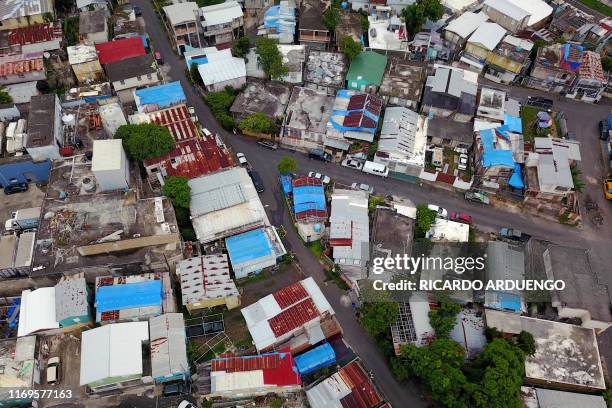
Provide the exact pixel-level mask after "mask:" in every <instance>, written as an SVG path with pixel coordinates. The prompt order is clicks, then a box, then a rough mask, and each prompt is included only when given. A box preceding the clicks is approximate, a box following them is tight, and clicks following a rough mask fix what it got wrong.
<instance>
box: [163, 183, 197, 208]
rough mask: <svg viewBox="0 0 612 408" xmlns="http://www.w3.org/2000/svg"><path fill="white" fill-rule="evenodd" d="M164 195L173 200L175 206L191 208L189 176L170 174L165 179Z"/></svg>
mask: <svg viewBox="0 0 612 408" xmlns="http://www.w3.org/2000/svg"><path fill="white" fill-rule="evenodd" d="M163 190H164V195H166V197H168V198H169V199H170V201H172V204H173V205H174V206H175V207H180V208H189V203H190V202H191V195H190V193H191V187H189V184H188V183H187V177H182V176H169V177H166V179H165V180H164V188H163Z"/></svg>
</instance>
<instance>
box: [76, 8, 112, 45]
mask: <svg viewBox="0 0 612 408" xmlns="http://www.w3.org/2000/svg"><path fill="white" fill-rule="evenodd" d="M106 18H107V17H106V11H105V10H94V11H82V12H81V13H80V14H79V37H80V39H81V42H82V43H86V44H100V43H103V42H106V41H108V24H107V23H106Z"/></svg>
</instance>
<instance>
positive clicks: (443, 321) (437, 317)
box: [429, 299, 461, 339]
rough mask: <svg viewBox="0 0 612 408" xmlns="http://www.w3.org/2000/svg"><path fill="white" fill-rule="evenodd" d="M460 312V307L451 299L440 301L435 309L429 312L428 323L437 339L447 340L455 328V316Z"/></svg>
mask: <svg viewBox="0 0 612 408" xmlns="http://www.w3.org/2000/svg"><path fill="white" fill-rule="evenodd" d="M460 311H461V305H460V304H459V303H457V302H455V301H453V300H451V299H442V300H441V301H440V306H439V307H438V308H437V309H434V310H431V311H430V312H429V322H430V323H431V327H432V328H433V329H434V331H435V332H436V337H437V338H439V339H444V338H448V335H449V333H450V332H451V330H453V327H455V324H456V320H457V314H458V313H459V312H460Z"/></svg>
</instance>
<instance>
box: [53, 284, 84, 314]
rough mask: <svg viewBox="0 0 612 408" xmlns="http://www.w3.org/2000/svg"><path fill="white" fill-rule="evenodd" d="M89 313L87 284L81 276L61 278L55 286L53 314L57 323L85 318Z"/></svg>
mask: <svg viewBox="0 0 612 408" xmlns="http://www.w3.org/2000/svg"><path fill="white" fill-rule="evenodd" d="M88 312H89V304H88V299H87V283H86V282H85V278H84V277H83V276H69V277H63V278H62V279H61V280H60V281H59V283H58V284H57V285H55V313H56V318H57V320H58V321H61V320H63V319H67V318H69V317H79V316H85V315H86V314H88Z"/></svg>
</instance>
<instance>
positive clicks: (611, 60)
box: [601, 55, 612, 72]
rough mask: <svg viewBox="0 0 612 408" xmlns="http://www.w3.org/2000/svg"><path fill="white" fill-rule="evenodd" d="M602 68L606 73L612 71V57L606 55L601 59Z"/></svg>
mask: <svg viewBox="0 0 612 408" xmlns="http://www.w3.org/2000/svg"><path fill="white" fill-rule="evenodd" d="M601 67H602V68H603V69H604V71H608V72H610V71H612V57H610V56H608V55H606V56H604V57H602V58H601Z"/></svg>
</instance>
